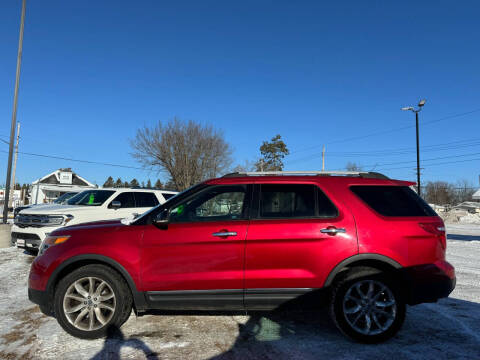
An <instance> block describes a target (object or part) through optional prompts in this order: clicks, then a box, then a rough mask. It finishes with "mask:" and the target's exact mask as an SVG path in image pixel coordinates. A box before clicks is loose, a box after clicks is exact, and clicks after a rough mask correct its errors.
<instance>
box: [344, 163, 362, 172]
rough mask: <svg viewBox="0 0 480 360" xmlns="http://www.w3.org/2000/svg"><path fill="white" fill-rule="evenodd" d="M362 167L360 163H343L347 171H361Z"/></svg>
mask: <svg viewBox="0 0 480 360" xmlns="http://www.w3.org/2000/svg"><path fill="white" fill-rule="evenodd" d="M362 168H363V167H362V165H360V164H357V163H355V162H350V161H349V162H348V163H347V165H345V169H346V170H347V171H362Z"/></svg>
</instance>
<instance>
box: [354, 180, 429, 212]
mask: <svg viewBox="0 0 480 360" xmlns="http://www.w3.org/2000/svg"><path fill="white" fill-rule="evenodd" d="M350 189H351V190H352V191H353V193H355V194H356V195H357V196H358V197H359V198H360V199H362V200H363V201H364V202H365V203H366V204H367V205H368V206H370V207H371V208H372V209H373V210H375V211H376V212H377V213H379V214H380V215H383V216H437V214H436V213H435V211H433V210H432V208H431V207H430V206H429V205H428V204H427V203H426V202H425V201H423V199H422V198H421V197H420V196H418V195H417V193H416V192H415V191H413V190H412V189H410V188H409V187H408V186H388V185H381V186H374V185H364V186H351V187H350Z"/></svg>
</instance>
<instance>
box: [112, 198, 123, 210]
mask: <svg viewBox="0 0 480 360" xmlns="http://www.w3.org/2000/svg"><path fill="white" fill-rule="evenodd" d="M110 207H111V208H112V209H115V210H117V209H120V208H121V207H122V203H121V202H120V201H116V200H114V201H112V202H111V203H110Z"/></svg>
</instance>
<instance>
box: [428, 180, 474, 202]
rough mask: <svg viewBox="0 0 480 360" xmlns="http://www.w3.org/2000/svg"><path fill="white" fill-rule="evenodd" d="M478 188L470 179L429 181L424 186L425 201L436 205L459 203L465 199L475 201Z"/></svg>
mask: <svg viewBox="0 0 480 360" xmlns="http://www.w3.org/2000/svg"><path fill="white" fill-rule="evenodd" d="M476 190H477V188H476V187H475V186H474V185H473V184H472V183H471V182H469V181H468V180H460V181H457V182H456V183H449V182H446V181H433V182H432V181H429V182H428V183H427V184H426V185H425V186H422V194H423V198H424V200H425V201H427V202H428V203H430V204H436V205H453V206H454V205H458V204H460V203H462V202H464V201H473V200H472V195H473V193H474V192H475V191H476Z"/></svg>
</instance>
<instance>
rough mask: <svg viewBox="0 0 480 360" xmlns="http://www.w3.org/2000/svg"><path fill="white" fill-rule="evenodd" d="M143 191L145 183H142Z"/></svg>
mask: <svg viewBox="0 0 480 360" xmlns="http://www.w3.org/2000/svg"><path fill="white" fill-rule="evenodd" d="M142 189H145V181H142Z"/></svg>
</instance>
